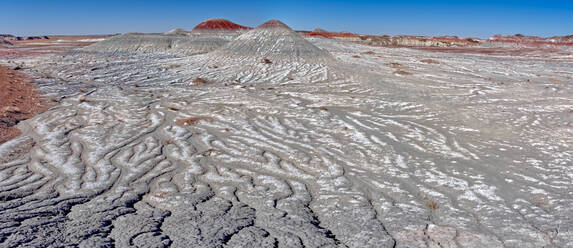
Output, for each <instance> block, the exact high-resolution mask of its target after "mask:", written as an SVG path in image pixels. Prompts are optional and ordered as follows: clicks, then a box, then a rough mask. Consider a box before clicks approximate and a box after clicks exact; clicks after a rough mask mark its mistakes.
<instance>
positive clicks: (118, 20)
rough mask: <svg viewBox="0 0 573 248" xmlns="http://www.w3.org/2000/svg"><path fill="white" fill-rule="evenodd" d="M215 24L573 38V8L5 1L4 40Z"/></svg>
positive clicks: (358, 0)
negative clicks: (278, 23)
mask: <svg viewBox="0 0 573 248" xmlns="http://www.w3.org/2000/svg"><path fill="white" fill-rule="evenodd" d="M211 18H225V19H228V20H230V21H233V22H235V23H237V24H241V25H245V26H251V27H256V26H258V25H259V24H261V23H263V22H265V21H267V20H270V19H278V20H281V21H283V22H284V23H286V24H287V25H289V26H290V27H292V28H293V29H296V30H313V29H315V28H322V29H325V30H328V31H336V32H340V31H348V32H352V33H359V34H377V35H382V34H388V35H400V34H402V35H427V36H438V35H457V36H460V37H481V38H485V37H490V36H492V35H494V34H517V33H520V34H524V35H536V36H542V37H547V36H558V35H559V36H561V35H571V34H573V1H528V0H523V1H517V0H516V1H474V0H468V1H443V0H435V1H422V0H419V1H365V0H355V1H342V0H334V1H301V0H293V1H272V2H266V1H250V2H248V3H240V2H236V1H228V0H222V1H217V2H211V1H182V0H171V1H169V0H166V1H147V0H140V1H136V0H126V1H113V0H99V1H77V0H76V1H68V0H54V1H37V0H28V1H21V0H3V1H2V3H0V33H7V34H13V35H18V36H28V35H84V34H85V35H87V34H113V33H126V32H148V33H156V32H166V31H168V30H171V29H174V28H183V29H192V28H193V27H194V26H195V25H197V24H199V23H200V22H202V21H204V20H207V19H211Z"/></svg>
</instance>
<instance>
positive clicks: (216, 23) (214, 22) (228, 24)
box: [193, 18, 251, 30]
mask: <svg viewBox="0 0 573 248" xmlns="http://www.w3.org/2000/svg"><path fill="white" fill-rule="evenodd" d="M197 29H199V30H210V29H226V30H237V29H251V28H249V27H245V26H241V25H239V24H236V23H234V22H232V21H229V20H226V19H220V18H215V19H209V20H206V21H204V22H202V23H199V25H197V26H195V28H193V30H197Z"/></svg>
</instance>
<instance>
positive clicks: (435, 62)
mask: <svg viewBox="0 0 573 248" xmlns="http://www.w3.org/2000/svg"><path fill="white" fill-rule="evenodd" d="M420 62H423V63H426V64H439V63H440V62H439V61H436V60H433V59H422V60H420Z"/></svg>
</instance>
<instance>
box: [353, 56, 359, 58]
mask: <svg viewBox="0 0 573 248" xmlns="http://www.w3.org/2000/svg"><path fill="white" fill-rule="evenodd" d="M352 57H353V58H360V56H358V55H353V56H352Z"/></svg>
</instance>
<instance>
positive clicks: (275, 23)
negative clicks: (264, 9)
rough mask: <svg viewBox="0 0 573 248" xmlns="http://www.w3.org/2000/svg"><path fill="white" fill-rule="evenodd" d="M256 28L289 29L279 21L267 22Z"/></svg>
mask: <svg viewBox="0 0 573 248" xmlns="http://www.w3.org/2000/svg"><path fill="white" fill-rule="evenodd" d="M257 28H287V29H290V27H289V26H288V25H286V24H284V23H283V22H281V21H279V20H270V21H267V22H265V23H263V24H261V25H259V26H258V27H257Z"/></svg>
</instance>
